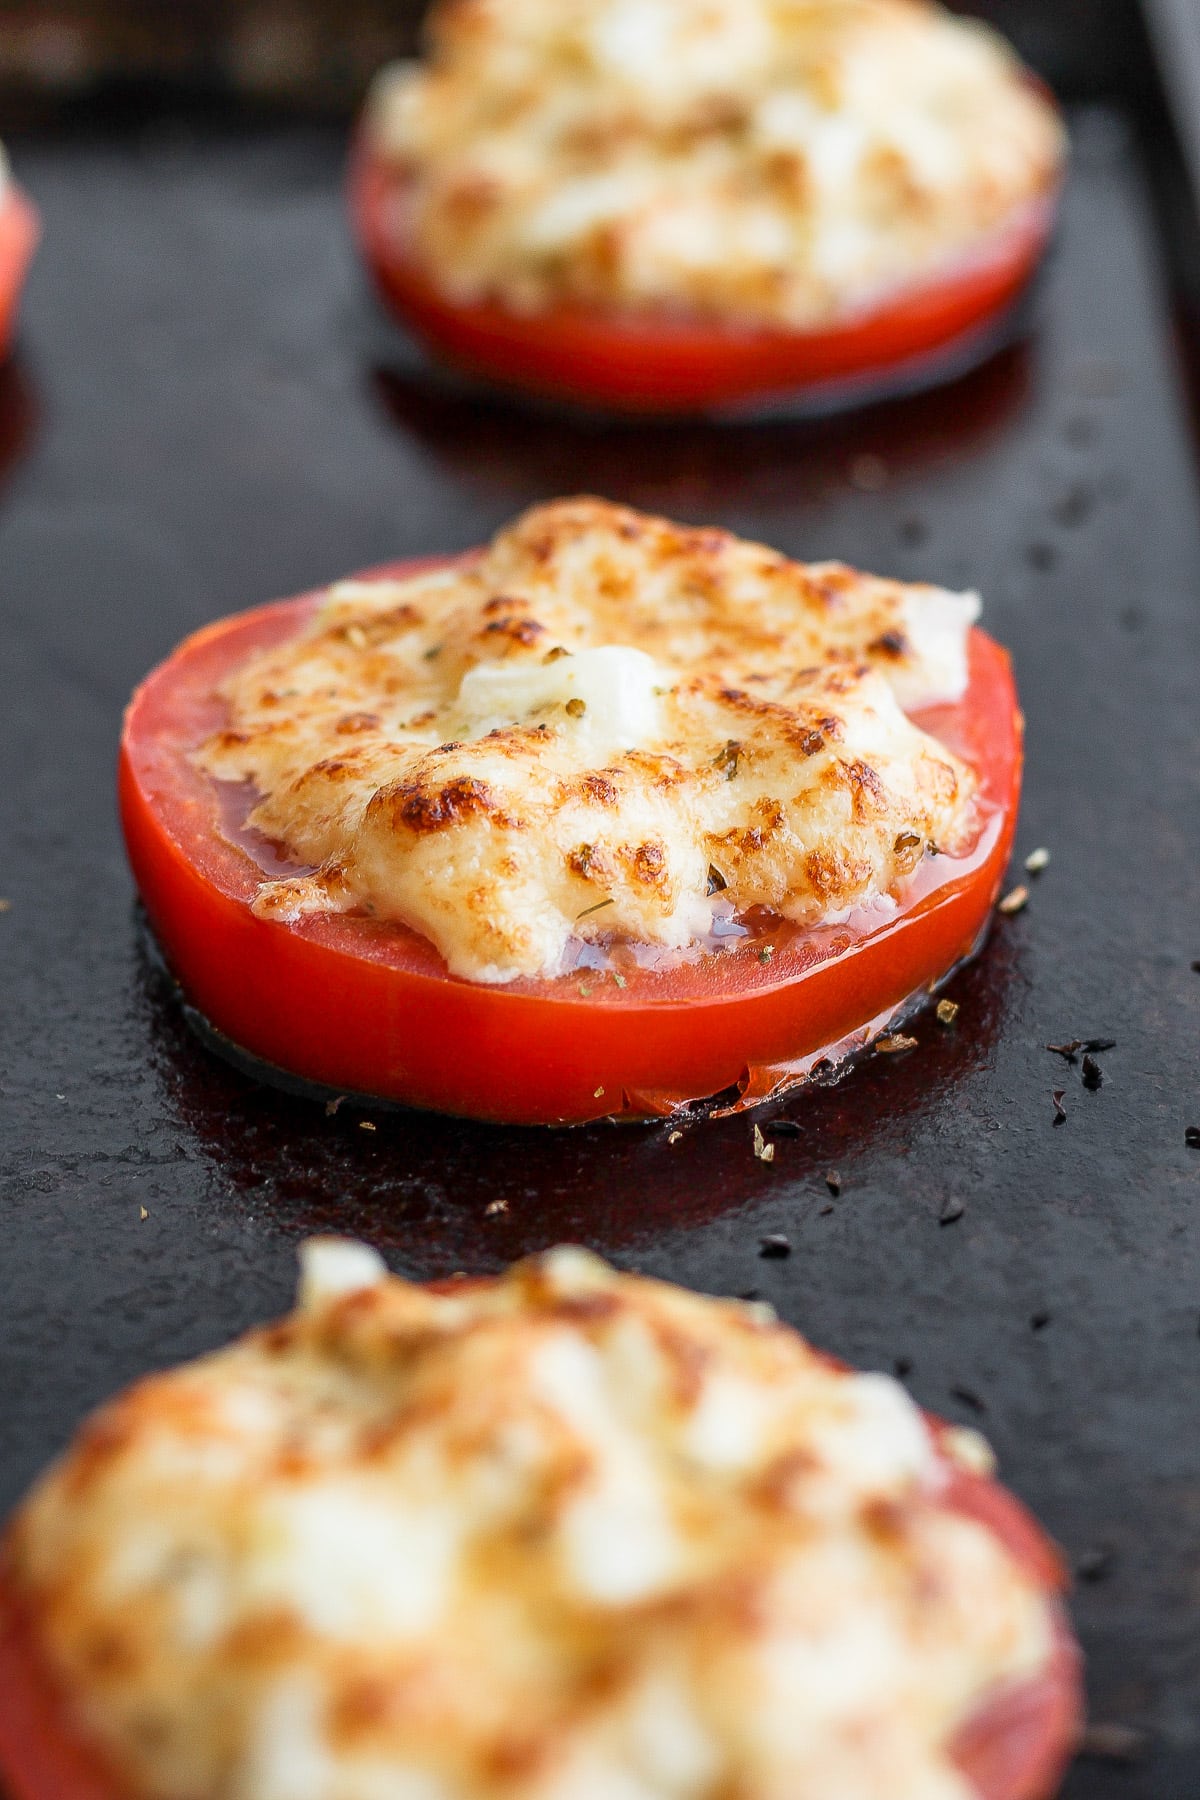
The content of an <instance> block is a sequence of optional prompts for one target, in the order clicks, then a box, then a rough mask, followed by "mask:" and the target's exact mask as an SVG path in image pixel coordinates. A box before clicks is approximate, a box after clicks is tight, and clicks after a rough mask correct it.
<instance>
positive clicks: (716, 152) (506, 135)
mask: <svg viewBox="0 0 1200 1800" xmlns="http://www.w3.org/2000/svg"><path fill="white" fill-rule="evenodd" d="M367 134H368V139H369V142H370V145H371V147H372V150H373V152H374V154H375V155H376V156H378V157H379V158H381V159H382V160H383V161H384V163H385V164H386V165H390V166H392V167H393V168H394V169H395V172H396V177H397V181H398V183H399V184H402V200H401V199H400V198H398V199H397V203H396V206H395V215H396V218H397V221H398V225H397V229H398V230H400V229H402V230H403V234H404V235H403V239H402V243H401V247H402V248H403V249H405V250H406V251H407V253H408V254H409V255H410V256H413V257H415V258H416V259H417V260H418V261H419V263H420V264H421V265H422V267H423V268H424V270H425V271H426V272H427V273H428V274H429V275H430V276H431V277H432V278H433V280H434V281H435V283H436V284H437V285H438V287H439V288H440V289H441V290H442V291H443V292H444V293H446V294H447V295H448V296H449V297H451V298H452V299H453V300H456V301H459V302H461V303H471V302H475V301H480V300H498V301H500V302H501V303H502V304H503V305H505V306H506V307H507V308H509V309H510V310H511V311H514V312H518V313H523V314H534V313H536V312H538V311H540V310H543V309H546V308H548V307H552V306H554V305H555V304H556V303H563V302H566V303H568V304H574V305H579V304H583V305H584V306H587V307H590V308H594V309H596V310H599V311H602V312H605V313H617V314H620V313H622V312H627V311H629V310H631V309H632V310H635V311H636V310H639V309H640V310H642V311H646V310H650V311H656V310H657V311H673V312H678V311H680V310H681V309H682V310H683V311H685V312H686V313H688V314H690V315H691V316H699V317H701V318H706V319H722V320H733V321H735V322H738V323H746V322H747V321H748V322H751V323H763V324H768V325H772V326H776V327H783V328H786V329H793V330H809V329H819V328H820V327H821V326H822V325H825V324H827V323H828V322H829V321H831V320H833V319H836V318H838V317H839V316H841V315H844V314H846V313H848V312H849V313H853V312H855V311H858V310H860V309H862V308H865V307H871V306H873V305H878V304H879V302H880V301H881V299H883V298H886V296H887V295H888V294H889V293H891V292H894V291H896V290H902V289H903V288H904V287H906V286H909V285H911V284H913V283H915V282H919V281H921V280H922V279H930V278H935V277H936V276H937V275H938V274H939V273H940V272H942V271H943V270H947V269H950V270H952V269H954V268H955V266H956V265H957V266H961V265H962V264H963V263H964V262H966V261H969V260H970V259H972V258H974V257H977V256H979V255H980V253H981V251H983V252H986V250H987V248H988V247H989V245H990V244H991V243H992V242H993V241H994V239H995V237H996V235H997V234H999V233H1001V232H1002V231H1003V230H1004V229H1005V228H1006V227H1008V226H1010V225H1011V224H1012V223H1013V222H1014V221H1019V220H1020V219H1021V217H1022V215H1023V214H1029V213H1032V212H1034V211H1035V210H1036V209H1038V208H1039V207H1044V206H1045V204H1046V202H1047V197H1048V196H1049V195H1050V194H1051V193H1052V192H1053V190H1054V187H1055V185H1056V182H1057V179H1058V175H1059V171H1060V168H1061V163H1062V158H1063V150H1064V144H1063V134H1062V129H1061V126H1060V124H1059V122H1058V118H1057V115H1056V113H1055V110H1054V107H1053V105H1052V104H1051V103H1050V102H1049V101H1048V99H1047V98H1046V96H1045V95H1044V94H1043V93H1041V92H1040V91H1039V90H1038V89H1037V87H1036V86H1035V84H1034V83H1032V82H1031V81H1029V80H1028V78H1027V77H1026V75H1025V73H1024V71H1023V70H1022V68H1021V66H1020V65H1019V63H1018V62H1017V61H1016V59H1015V57H1014V56H1013V55H1012V54H1011V52H1010V51H1009V50H1008V48H1007V46H1006V45H1005V44H1004V43H1003V41H1002V40H1001V39H1000V38H999V37H997V36H996V35H994V34H993V33H992V32H990V31H988V30H986V29H985V28H983V27H981V26H979V25H978V24H976V23H974V22H971V23H969V24H968V23H967V22H966V21H963V20H960V19H957V18H954V17H952V16H951V15H950V14H949V13H948V12H946V11H944V10H943V9H942V8H941V7H939V6H935V5H932V4H929V3H928V0H839V3H838V4H836V5H829V4H805V5H797V4H795V0H575V3H574V4H573V5H571V6H570V7H564V6H563V5H562V3H561V0H472V3H471V4H467V5H463V4H461V0H441V3H440V4H438V5H435V7H434V9H433V13H432V19H431V29H430V35H429V55H428V58H427V60H426V61H425V62H424V63H404V64H398V65H396V66H394V67H393V68H391V69H389V70H387V71H385V72H384V74H383V75H382V76H381V78H380V79H379V81H378V82H377V84H376V87H375V90H374V94H373V97H372V100H371V104H370V106H369V108H368V114H367ZM401 222H402V223H401ZM620 579H621V577H620V573H619V572H618V571H614V576H613V580H614V586H615V585H616V584H619V581H620Z"/></svg>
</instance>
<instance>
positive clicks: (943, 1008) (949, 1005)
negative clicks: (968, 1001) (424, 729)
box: [937, 1000, 958, 1025]
mask: <svg viewBox="0 0 1200 1800" xmlns="http://www.w3.org/2000/svg"><path fill="white" fill-rule="evenodd" d="M957 1017H958V1001H957V1000H939V1001H938V1003H937V1021H938V1024H939V1025H953V1023H954V1021H955V1019H957Z"/></svg>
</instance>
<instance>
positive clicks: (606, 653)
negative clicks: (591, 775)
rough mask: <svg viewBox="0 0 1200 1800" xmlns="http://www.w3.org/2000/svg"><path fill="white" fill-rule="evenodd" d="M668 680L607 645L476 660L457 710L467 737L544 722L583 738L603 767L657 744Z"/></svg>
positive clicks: (633, 653)
mask: <svg viewBox="0 0 1200 1800" xmlns="http://www.w3.org/2000/svg"><path fill="white" fill-rule="evenodd" d="M669 680H670V678H669V677H668V676H666V675H665V674H664V673H663V671H662V670H661V669H659V668H658V666H657V664H656V663H655V662H654V660H653V658H652V657H649V656H647V655H646V653H645V651H644V650H634V649H632V648H630V647H629V646H627V645H619V644H604V645H600V646H598V647H597V648H596V649H594V650H577V651H575V652H574V654H572V653H571V652H569V651H568V652H566V653H565V654H564V655H562V656H560V657H556V658H555V659H554V661H553V662H551V663H537V664H533V665H530V664H528V663H511V662H502V663H476V665H475V667H474V668H473V669H468V670H467V673H466V674H465V675H464V676H463V678H462V682H461V684H460V686H459V690H458V697H457V701H456V702H455V706H456V709H457V712H458V716H459V718H460V719H461V720H462V722H463V726H464V731H463V735H464V736H467V737H473V738H474V737H486V736H487V734H488V733H489V732H491V731H501V730H504V729H506V728H507V727H509V726H512V725H525V724H528V723H530V721H536V720H537V719H538V718H539V717H541V718H548V719H549V720H550V721H551V722H552V723H554V724H555V725H556V726H557V727H558V728H559V729H564V728H566V729H569V730H570V731H571V732H572V733H573V734H574V735H576V736H578V737H580V738H582V739H584V740H585V741H586V743H587V746H588V754H589V755H590V756H593V757H595V758H596V760H597V761H598V762H600V763H603V762H606V761H607V760H608V758H609V757H610V756H616V755H619V754H620V753H621V752H622V751H627V750H647V749H650V748H651V746H652V745H654V744H656V743H658V742H659V741H660V739H661V738H662V735H663V730H664V720H663V709H662V707H661V705H660V704H659V696H660V695H661V694H662V693H663V692H664V691H665V688H666V687H667V686H669Z"/></svg>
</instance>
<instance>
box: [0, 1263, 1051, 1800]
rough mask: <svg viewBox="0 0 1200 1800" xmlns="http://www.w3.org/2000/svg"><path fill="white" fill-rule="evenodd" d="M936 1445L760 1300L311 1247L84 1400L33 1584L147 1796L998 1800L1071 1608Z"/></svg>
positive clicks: (884, 1390) (64, 1655) (49, 1501)
mask: <svg viewBox="0 0 1200 1800" xmlns="http://www.w3.org/2000/svg"><path fill="white" fill-rule="evenodd" d="M944 1466H945V1465H944V1464H943V1463H942V1462H941V1461H940V1460H939V1458H938V1456H937V1455H936V1453H935V1451H934V1448H933V1445H932V1442H931V1439H930V1436H929V1432H928V1430H927V1427H926V1425H925V1423H924V1421H923V1419H922V1417H921V1415H920V1413H919V1412H918V1411H917V1409H916V1408H915V1407H914V1406H913V1405H912V1403H911V1402H910V1401H909V1399H908V1397H907V1396H906V1395H905V1393H904V1392H903V1390H902V1389H901V1388H900V1387H899V1386H898V1385H897V1384H896V1383H895V1382H893V1381H891V1380H890V1379H888V1378H886V1377H884V1376H880V1375H854V1374H849V1373H846V1372H843V1371H839V1370H835V1369H834V1368H832V1367H831V1366H830V1365H829V1364H828V1363H827V1362H825V1361H824V1360H823V1359H822V1358H821V1357H819V1356H818V1355H816V1354H815V1353H814V1352H813V1351H811V1350H810V1349H809V1347H808V1346H807V1345H806V1344H805V1343H804V1341H803V1340H802V1339H801V1338H800V1337H798V1336H797V1335H796V1334H795V1333H794V1332H792V1331H791V1330H789V1329H787V1328H785V1327H782V1326H780V1325H778V1324H776V1323H775V1322H774V1320H773V1316H772V1315H770V1313H769V1309H765V1308H762V1307H747V1306H744V1305H740V1304H737V1303H734V1302H727V1301H716V1300H710V1299H703V1298H700V1297H697V1296H695V1295H692V1294H688V1293H686V1292H684V1291H682V1290H681V1289H678V1288H674V1287H670V1286H667V1285H664V1284H661V1283H658V1282H652V1281H648V1280H643V1279H639V1278H634V1277H627V1276H620V1275H617V1274H616V1273H615V1272H614V1271H613V1270H611V1269H609V1268H608V1267H607V1266H606V1265H605V1264H603V1263H601V1262H599V1261H598V1260H596V1259H595V1258H593V1257H592V1256H590V1255H588V1254H587V1253H585V1252H583V1251H579V1250H571V1249H563V1250H557V1251H552V1252H550V1253H549V1254H548V1255H546V1256H544V1257H542V1258H539V1259H535V1260H533V1261H530V1262H526V1263H523V1264H519V1265H517V1266H516V1267H515V1268H514V1269H513V1270H512V1271H511V1272H510V1273H509V1274H507V1275H506V1276H504V1277H502V1278H500V1279H498V1280H494V1281H486V1282H480V1283H464V1284H462V1286H461V1287H460V1288H458V1289H457V1291H455V1290H454V1289H453V1288H451V1289H450V1291H448V1292H446V1291H443V1292H442V1293H440V1294H439V1293H433V1292H430V1291H429V1290H427V1289H424V1288H421V1287H416V1286H411V1285H410V1284H408V1283H407V1282H404V1281H400V1280H398V1279H395V1278H391V1277H388V1276H387V1275H386V1274H385V1272H384V1270H383V1267H382V1264H380V1263H379V1262H378V1259H376V1258H375V1257H373V1256H372V1254H371V1253H370V1252H369V1251H366V1250H364V1249H363V1248H362V1247H361V1246H349V1245H344V1244H338V1243H322V1242H318V1243H316V1244H312V1245H309V1246H308V1247H307V1251H306V1255H305V1276H304V1282H303V1291H302V1304H301V1307H300V1309H299V1310H298V1311H297V1312H296V1313H294V1314H293V1315H292V1316H291V1317H289V1318H287V1319H284V1320H283V1321H282V1322H281V1323H279V1324H277V1325H274V1326H271V1327H268V1328H266V1329H265V1330H261V1331H258V1332H255V1333H253V1334H252V1335H250V1336H249V1337H247V1338H245V1339H243V1340H242V1341H241V1342H239V1343H236V1344H234V1345H233V1346H232V1347H231V1348H229V1349H226V1350H223V1351H221V1352H219V1353H217V1354H216V1355H212V1356H208V1357H205V1358H203V1359H202V1360H200V1361H198V1362H195V1363H192V1364H190V1365H188V1366H186V1367H184V1368H181V1369H178V1370H175V1371H174V1372H172V1373H169V1374H164V1375H158V1376H154V1377H152V1378H150V1379H149V1380H146V1381H143V1382H141V1383H139V1384H138V1385H137V1386H135V1387H134V1388H132V1389H130V1390H129V1391H128V1392H127V1393H126V1394H125V1395H124V1396H123V1397H121V1398H119V1399H117V1400H116V1401H114V1402H113V1403H111V1404H110V1405H109V1406H107V1407H105V1408H104V1409H103V1410H102V1411H101V1412H99V1413H98V1414H97V1415H96V1416H95V1417H94V1418H93V1419H92V1421H91V1422H90V1423H89V1424H88V1425H87V1426H86V1427H85V1428H84V1430H83V1432H82V1433H81V1435H80V1437H79V1438H78V1439H77V1441H76V1443H75V1445H74V1447H73V1448H72V1449H70V1450H69V1451H68V1452H67V1454H66V1455H65V1456H64V1457H63V1459H62V1460H61V1461H60V1462H59V1463H58V1464H57V1466H56V1467H54V1468H53V1469H52V1470H51V1471H50V1472H49V1474H48V1475H47V1476H45V1477H44V1478H43V1479H42V1481H41V1482H40V1483H39V1485H38V1486H37V1487H36V1488H35V1490H34V1492H33V1494H32V1496H31V1497H30V1499H29V1500H27V1502H26V1503H25V1505H24V1507H23V1508H22V1510H21V1512H20V1513H19V1514H18V1516H17V1518H16V1521H15V1524H14V1527H13V1529H12V1531H11V1533H10V1537H9V1541H8V1555H9V1571H10V1575H11V1579H12V1581H13V1583H15V1587H16V1591H17V1594H18V1596H19V1597H20V1598H21V1599H22V1600H23V1601H24V1602H25V1603H26V1604H27V1606H28V1609H29V1612H30V1615H31V1617H32V1620H33V1622H34V1624H35V1627H36V1630H37V1634H38V1638H39V1641H40V1643H41V1645H42V1646H43V1647H44V1650H45V1654H46V1656H47V1658H48V1659H49V1662H50V1666H51V1668H52V1670H53V1671H54V1673H55V1674H56V1675H57V1676H58V1678H59V1679H60V1681H61V1683H62V1685H63V1687H64V1690H65V1692H66V1694H67V1696H68V1697H69V1700H70V1704H71V1707H72V1710H73V1712H74V1714H75V1716H76V1717H77V1718H78V1719H79V1720H80V1722H81V1723H82V1724H83V1725H84V1726H85V1727H86V1728H87V1729H88V1730H90V1731H91V1732H92V1733H93V1734H94V1735H95V1737H96V1739H97V1740H98V1741H99V1743H100V1744H101V1745H102V1746H103V1747H104V1748H105V1749H106V1750H107V1751H108V1752H109V1754H110V1756H111V1757H112V1759H113V1761H114V1763H115V1765H116V1767H117V1769H118V1771H119V1774H120V1779H121V1783H122V1791H123V1792H124V1791H128V1792H129V1794H130V1796H131V1800H133V1796H135V1795H136V1796H137V1797H138V1800H385V1797H386V1800H717V1797H718V1796H725V1795H730V1794H734V1793H736V1794H737V1795H738V1796H739V1797H740V1800H782V1797H783V1796H786V1797H787V1800H831V1797H832V1796H835V1795H836V1796H837V1800H879V1796H880V1795H881V1794H887V1796H888V1800H970V1794H971V1791H972V1790H970V1789H969V1788H968V1785H967V1783H966V1781H965V1780H964V1779H963V1777H962V1776H961V1775H960V1774H959V1773H958V1771H957V1769H956V1768H955V1766H954V1764H953V1761H952V1757H951V1745H952V1741H953V1739H954V1736H955V1733H956V1732H957V1731H958V1729H959V1728H960V1727H961V1726H962V1725H963V1724H964V1722H966V1721H967V1720H968V1719H970V1718H971V1717H972V1716H974V1715H975V1714H976V1713H977V1712H978V1710H979V1709H980V1708H981V1707H983V1706H985V1705H986V1704H987V1702H988V1701H989V1699H991V1698H992V1697H993V1696H994V1695H996V1694H997V1693H998V1692H1000V1691H1001V1690H1003V1689H1004V1688H1005V1687H1006V1686H1008V1685H1009V1684H1011V1683H1016V1682H1020V1681H1022V1680H1024V1679H1027V1678H1030V1677H1032V1676H1035V1675H1037V1674H1038V1673H1039V1672H1040V1671H1041V1670H1042V1669H1043V1668H1044V1667H1045V1663H1046V1659H1047V1656H1048V1653H1049V1647H1050V1635H1051V1620H1050V1612H1049V1608H1048V1605H1047V1601H1046V1599H1045V1596H1044V1595H1043V1594H1042V1593H1040V1592H1039V1591H1038V1589H1037V1588H1036V1587H1035V1586H1034V1585H1033V1584H1032V1582H1031V1581H1030V1579H1029V1577H1028V1576H1027V1575H1026V1574H1025V1572H1024V1571H1023V1570H1022V1569H1021V1568H1019V1567H1018V1565H1017V1564H1016V1563H1015V1562H1014V1561H1013V1559H1012V1558H1011V1556H1010V1554H1009V1553H1008V1552H1007V1551H1006V1550H1005V1549H1004V1548H1003V1547H1002V1545H1001V1544H1000V1542H999V1540H998V1539H996V1538H994V1537H993V1536H992V1535H991V1534H990V1533H989V1532H988V1531H987V1530H986V1529H985V1528H984V1527H983V1526H981V1525H979V1524H977V1523H975V1522H974V1521H972V1520H969V1519H967V1518H965V1517H962V1516H960V1515H957V1514H955V1513H952V1512H951V1511H949V1510H947V1509H945V1508H943V1507H942V1506H941V1505H939V1499H938V1497H939V1488H940V1485H941V1483H942V1482H943V1481H944Z"/></svg>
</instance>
